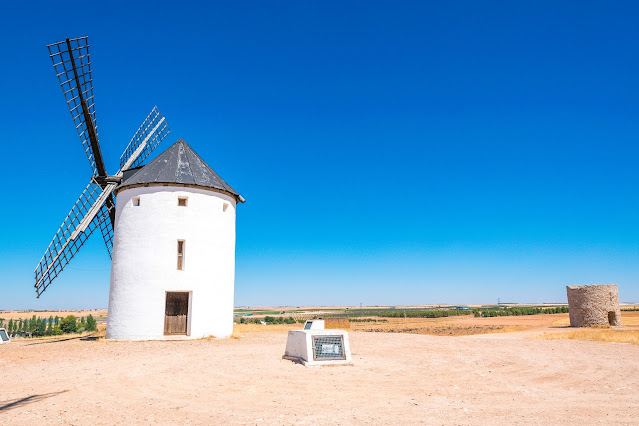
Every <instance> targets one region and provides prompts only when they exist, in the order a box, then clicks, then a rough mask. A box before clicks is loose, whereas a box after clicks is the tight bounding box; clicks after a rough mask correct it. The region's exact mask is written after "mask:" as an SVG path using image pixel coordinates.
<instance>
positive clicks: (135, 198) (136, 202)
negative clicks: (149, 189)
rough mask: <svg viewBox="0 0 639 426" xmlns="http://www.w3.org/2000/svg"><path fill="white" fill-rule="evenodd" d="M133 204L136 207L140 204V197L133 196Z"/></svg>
mask: <svg viewBox="0 0 639 426" xmlns="http://www.w3.org/2000/svg"><path fill="white" fill-rule="evenodd" d="M133 205H134V206H136V207H137V206H139V205H140V197H133Z"/></svg>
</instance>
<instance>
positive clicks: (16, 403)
mask: <svg viewBox="0 0 639 426" xmlns="http://www.w3.org/2000/svg"><path fill="white" fill-rule="evenodd" d="M65 392H69V391H68V390H63V391H59V392H49V393H43V394H40V395H31V396H27V397H25V398H18V399H11V400H8V401H2V402H0V404H2V405H0V411H7V410H12V409H14V408H20V407H22V406H23V405H28V404H33V403H34V402H39V401H42V400H43V399H47V398H51V397H53V396H56V395H60V394H61V393H65Z"/></svg>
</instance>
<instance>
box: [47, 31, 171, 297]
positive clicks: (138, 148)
mask: <svg viewBox="0 0 639 426" xmlns="http://www.w3.org/2000/svg"><path fill="white" fill-rule="evenodd" d="M47 47H48V49H49V56H50V57H51V61H52V62H53V68H54V69H55V72H56V75H57V77H58V80H59V82H60V87H62V93H63V94H64V98H65V100H66V101H67V105H68V107H69V111H70V112H71V117H72V118H73V123H74V124H75V127H76V130H77V132H78V135H79V136H80V140H81V141H82V146H83V147H84V151H85V153H86V156H87V158H88V159H89V163H90V164H91V170H92V172H93V178H92V179H91V182H90V183H89V184H88V185H87V187H86V189H85V190H84V192H82V195H80V198H79V199H78V201H76V203H75V205H74V206H73V208H72V209H71V212H70V213H69V215H68V216H67V218H66V219H65V220H64V222H62V225H61V226H60V229H59V230H58V232H57V233H56V234H55V236H54V237H53V240H52V241H51V243H50V244H49V247H48V248H47V250H46V251H45V253H44V255H43V256H42V259H40V263H39V264H38V266H37V267H36V269H35V281H36V283H35V288H36V292H37V293H38V297H40V295H41V294H42V292H43V291H44V290H46V289H47V287H48V286H49V284H51V281H53V279H55V277H57V276H58V274H60V272H62V270H63V269H64V267H65V266H66V265H67V264H68V263H69V262H70V261H71V259H72V258H73V257H74V256H75V254H76V253H77V252H78V250H80V247H82V245H83V244H84V242H85V241H86V240H87V238H89V236H90V235H91V234H92V233H93V231H94V230H95V229H96V228H98V227H99V228H100V232H101V234H102V238H103V239H104V243H105V245H106V247H107V250H108V252H109V256H111V253H112V251H113V228H114V226H115V197H114V195H113V190H114V189H115V187H116V185H117V184H118V183H119V182H120V181H121V180H122V176H123V174H124V170H127V169H129V168H131V167H136V166H139V165H140V164H141V163H142V162H143V161H144V159H145V158H146V157H147V156H148V155H149V154H150V153H151V152H152V151H153V150H154V149H155V147H156V146H157V145H158V144H159V143H160V142H162V140H163V139H164V138H165V137H166V136H167V135H168V134H169V132H170V131H171V130H170V129H169V127H168V125H167V123H166V120H165V119H164V116H162V114H160V111H159V110H158V109H157V107H154V108H153V109H152V110H151V113H150V114H149V115H148V116H147V117H146V119H145V120H144V122H143V123H142V125H141V126H140V128H139V129H138V130H137V132H136V133H135V135H134V136H133V139H132V140H131V142H130V143H129V145H128V146H127V148H126V149H125V150H124V153H123V154H122V157H121V158H120V170H118V172H117V173H116V174H115V175H114V176H109V175H108V174H107V171H106V167H105V166H104V161H103V159H102V153H101V151H100V144H99V142H98V132H97V125H96V122H95V103H94V101H93V80H92V78H91V61H90V60H89V44H88V41H87V37H80V38H74V39H68V38H67V39H66V40H64V41H61V42H58V43H53V44H50V45H48V46H47Z"/></svg>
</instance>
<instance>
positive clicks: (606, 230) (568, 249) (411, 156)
mask: <svg viewBox="0 0 639 426" xmlns="http://www.w3.org/2000/svg"><path fill="white" fill-rule="evenodd" d="M98 3H101V4H98ZM480 3H481V4H480ZM54 5H55V6H54ZM638 17H639V4H638V3H637V2H630V1H628V2H604V1H601V2H587V1H586V2H584V1H579V2H556V1H548V2H512V1H504V2H475V1H468V2H463V1H454V2H422V1H417V2H376V1H365V2H364V1H362V2H344V1H290V2H274V1H273V2H263V1H255V2H240V1H234V2H203V3H201V4H199V5H195V4H188V5H187V4H186V2H166V3H163V2H157V1H154V2H149V3H147V4H144V5H142V4H139V5H132V4H130V3H128V2H126V3H125V2H118V3H114V2H87V3H84V4H83V5H82V6H80V4H79V3H77V2H70V3H68V4H67V5H65V4H63V3H58V2H56V3H43V4H40V5H38V4H36V3H34V2H8V3H7V2H5V4H4V5H3V11H2V25H0V47H1V48H2V52H3V57H2V67H1V68H0V112H1V114H0V141H1V143H2V149H1V151H0V152H1V153H2V167H0V177H1V178H2V181H3V184H2V185H1V186H0V199H1V200H2V209H0V223H1V225H0V226H2V232H0V308H5V309H7V308H8V309H11V308H13V309H24V308H35V309H44V308H79V307H87V308H93V307H106V306H107V303H108V287H109V267H110V266H109V260H108V256H107V253H106V250H105V249H104V247H103V243H102V240H101V237H100V236H99V235H93V236H92V238H91V239H90V241H89V243H88V244H87V245H86V246H85V247H84V248H83V250H81V252H80V255H79V256H78V257H76V258H75V259H74V260H73V262H72V263H71V264H70V266H69V267H68V268H67V269H66V270H65V271H64V272H63V273H62V275H61V276H60V277H58V279H57V280H56V281H55V282H54V283H53V285H52V286H51V287H50V288H49V289H48V290H47V291H46V292H45V293H44V295H43V297H42V298H40V299H36V298H35V292H34V290H33V269H34V268H35V266H36V264H37V263H38V261H39V260H40V257H41V255H42V253H43V252H44V250H45V249H46V247H47V245H48V244H49V241H50V240H51V238H52V236H53V234H54V233H55V232H56V230H57V228H58V226H59V225H60V223H61V222H62V220H63V219H64V217H65V216H66V214H67V213H68V211H69V209H70V208H71V206H72V204H73V202H74V201H75V200H76V198H77V197H78V195H79V194H80V192H81V191H82V189H83V188H84V186H85V185H86V183H87V181H88V179H89V175H90V169H89V166H88V163H87V161H86V159H85V157H84V153H83V151H82V148H81V145H80V142H79V139H78V137H77V135H76V134H75V130H74V128H73V125H72V121H71V118H70V115H69V112H68V111H67V108H66V105H65V103H64V100H63V97H62V94H61V90H60V88H59V87H58V83H57V80H56V77H55V75H54V72H53V69H52V67H51V62H50V60H49V57H48V54H47V49H46V47H45V45H46V44H47V43H52V42H56V41H59V40H62V39H64V38H65V37H76V36H82V35H88V36H89V41H90V44H91V57H92V62H93V67H94V68H93V69H94V73H93V78H94V87H95V97H96V108H97V116H98V120H99V126H100V127H99V131H100V141H101V144H102V150H103V153H104V156H105V161H106V163H107V167H108V169H109V171H110V172H111V173H113V172H115V171H116V168H117V161H118V159H119V156H120V153H121V152H122V151H123V149H124V148H125V146H126V144H127V143H128V141H129V140H130V138H131V136H132V135H133V133H134V131H135V130H136V129H137V127H138V126H139V124H140V123H141V121H142V120H143V119H144V117H145V116H146V114H147V113H148V112H149V110H150V109H151V108H152V107H153V106H154V105H158V107H159V108H160V110H161V111H162V113H163V114H164V115H165V116H166V117H167V120H168V122H169V124H170V126H171V128H172V130H173V132H172V133H171V135H170V137H169V140H166V141H165V143H163V144H162V145H161V146H160V147H159V149H158V150H156V152H157V153H159V152H161V151H162V150H163V149H165V148H166V147H168V146H169V144H170V143H171V142H173V141H174V140H176V139H177V138H178V137H183V138H184V139H186V140H187V141H188V142H189V143H190V144H191V146H192V147H193V148H194V149H195V150H196V151H197V152H198V153H199V154H200V155H201V156H202V157H203V158H204V159H205V160H206V161H207V162H208V163H209V164H210V165H211V166H212V167H213V168H214V169H215V170H216V171H217V172H218V173H219V174H220V175H221V176H222V177H223V178H224V179H226V180H227V181H228V182H229V183H230V184H231V185H232V186H233V187H234V188H236V189H237V190H238V191H239V192H240V193H241V194H242V195H243V196H244V197H246V199H247V203H246V204H244V205H240V206H239V207H238V214H237V251H236V252H237V265H236V271H237V272H236V274H237V275H236V305H297V304H332V305H335V304H359V303H360V302H362V303H364V304H422V303H472V302H475V303H484V302H488V303H490V302H496V301H497V298H501V300H502V301H516V302H561V301H565V300H566V295H565V285H567V284H592V283H617V284H618V285H619V286H620V287H619V292H620V296H621V299H622V301H639V229H638V226H637V218H638V215H639V197H638V190H637V189H638V188H637V183H638V178H639V168H638V167H637V161H638V154H639V149H638V146H639V145H638V141H639V78H638V76H639V56H638V54H639V53H638V50H637V44H638V42H639V26H638V25H637V18H638Z"/></svg>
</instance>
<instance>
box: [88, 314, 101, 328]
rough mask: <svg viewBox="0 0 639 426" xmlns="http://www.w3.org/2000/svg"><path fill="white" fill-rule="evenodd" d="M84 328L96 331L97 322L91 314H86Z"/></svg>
mask: <svg viewBox="0 0 639 426" xmlns="http://www.w3.org/2000/svg"><path fill="white" fill-rule="evenodd" d="M86 330H87V331H98V322H97V321H96V320H95V318H93V315H91V314H89V316H87V323H86Z"/></svg>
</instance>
